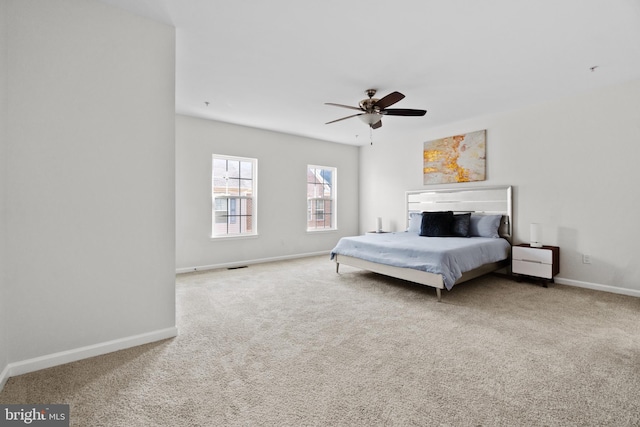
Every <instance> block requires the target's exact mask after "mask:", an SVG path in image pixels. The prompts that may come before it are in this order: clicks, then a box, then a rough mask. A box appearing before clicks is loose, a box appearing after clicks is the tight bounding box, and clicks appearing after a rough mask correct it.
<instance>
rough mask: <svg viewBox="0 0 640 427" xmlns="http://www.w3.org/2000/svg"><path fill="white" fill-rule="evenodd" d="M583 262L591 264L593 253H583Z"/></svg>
mask: <svg viewBox="0 0 640 427" xmlns="http://www.w3.org/2000/svg"><path fill="white" fill-rule="evenodd" d="M582 263H583V264H591V255H587V254H582Z"/></svg>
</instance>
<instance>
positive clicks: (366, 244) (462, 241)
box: [331, 232, 511, 290]
mask: <svg viewBox="0 0 640 427" xmlns="http://www.w3.org/2000/svg"><path fill="white" fill-rule="evenodd" d="M510 251H511V244H510V243H509V242H508V241H507V240H505V239H502V238H497V239H496V238H488V237H424V236H420V235H418V234H415V233H408V232H397V233H380V234H375V233H369V234H366V235H364V236H354V237H343V238H341V239H340V241H339V242H338V244H337V245H336V247H335V248H333V250H332V251H331V259H333V258H334V257H335V255H336V254H338V255H346V256H351V257H355V258H360V259H363V260H366V261H371V262H375V263H378V264H386V265H391V266H394V267H403V268H412V269H415V270H421V271H426V272H429V273H433V274H440V275H442V278H443V282H444V285H445V287H446V288H447V289H448V290H450V289H451V288H452V287H453V285H454V284H455V282H456V280H458V279H459V278H460V277H461V276H462V273H465V272H467V271H471V270H473V269H475V268H478V267H480V266H482V265H484V264H489V263H493V262H498V261H502V260H504V259H507V258H509V255H510Z"/></svg>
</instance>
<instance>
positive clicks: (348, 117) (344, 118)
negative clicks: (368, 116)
mask: <svg viewBox="0 0 640 427" xmlns="http://www.w3.org/2000/svg"><path fill="white" fill-rule="evenodd" d="M363 114H364V113H359V114H354V115H352V116H347V117H343V118H341V119H336V120H332V121H330V122H327V123H325V125H328V124H330V123H335V122H339V121H340V120H346V119H350V118H351V117H357V116H361V115H363Z"/></svg>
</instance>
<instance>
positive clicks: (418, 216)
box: [407, 212, 422, 234]
mask: <svg viewBox="0 0 640 427" xmlns="http://www.w3.org/2000/svg"><path fill="white" fill-rule="evenodd" d="M421 227H422V212H411V213H410V214H409V228H407V231H408V232H409V233H416V234H420V228H421Z"/></svg>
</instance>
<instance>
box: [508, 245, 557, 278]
mask: <svg viewBox="0 0 640 427" xmlns="http://www.w3.org/2000/svg"><path fill="white" fill-rule="evenodd" d="M511 256H512V258H513V261H514V262H515V261H516V260H519V261H531V262H534V263H542V264H552V263H553V252H552V251H550V250H545V249H541V248H527V247H522V246H514V247H513V249H512V253H511ZM523 274H525V273H523Z"/></svg>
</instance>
